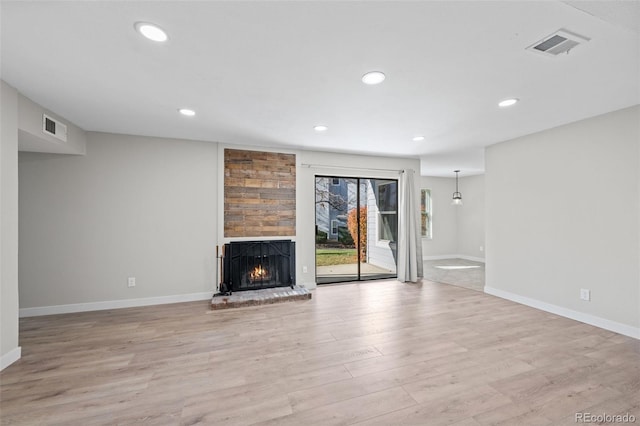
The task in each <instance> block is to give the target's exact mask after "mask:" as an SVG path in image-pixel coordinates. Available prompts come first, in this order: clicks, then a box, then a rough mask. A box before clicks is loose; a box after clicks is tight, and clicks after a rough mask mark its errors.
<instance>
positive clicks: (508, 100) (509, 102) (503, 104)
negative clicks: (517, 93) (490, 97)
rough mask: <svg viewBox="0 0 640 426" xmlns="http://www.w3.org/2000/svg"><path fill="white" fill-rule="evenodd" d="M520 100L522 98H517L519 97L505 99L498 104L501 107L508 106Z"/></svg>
mask: <svg viewBox="0 0 640 426" xmlns="http://www.w3.org/2000/svg"><path fill="white" fill-rule="evenodd" d="M519 100H520V99H517V98H511V99H505V100H504V101H502V102H500V103H499V104H498V106H499V107H500V108H504V107H508V106H511V105H515V104H516V102H518V101H519Z"/></svg>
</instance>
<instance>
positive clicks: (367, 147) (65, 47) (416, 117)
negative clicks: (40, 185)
mask: <svg viewBox="0 0 640 426" xmlns="http://www.w3.org/2000/svg"><path fill="white" fill-rule="evenodd" d="M1 8H2V9H1V12H2V17H1V19H2V22H1V23H2V28H1V35H2V52H1V53H2V54H1V59H2V64H1V72H2V79H4V80H5V81H6V82H8V83H9V84H11V85H12V86H14V87H16V88H17V89H18V90H19V91H20V92H22V93H23V94H24V95H25V96H27V97H29V98H31V99H32V100H34V101H36V102H38V103H40V104H41V105H43V106H45V107H46V108H48V109H51V110H52V111H54V112H56V113H57V114H59V115H61V116H63V117H65V118H67V119H68V120H70V121H72V122H73V123H75V124H77V125H79V126H80V127H82V128H83V129H85V130H90V131H105V132H115V133H129V134H138V135H148V136H162V137H172V138H184V139H196V140H206V141H220V142H224V143H229V144H243V145H258V146H260V145H264V146H271V147H278V146H282V147H291V148H301V149H313V150H323V151H338V152H351V153H368V154H374V155H386V156H389V155H390V156H411V157H420V158H421V159H422V160H423V161H422V164H423V166H422V173H423V174H426V175H434V176H438V175H440V176H452V175H453V173H452V170H454V169H458V168H459V169H461V170H462V173H461V175H463V176H464V175H465V174H473V173H477V172H481V171H482V170H483V168H484V164H483V150H482V148H483V147H485V146H487V145H490V144H493V143H496V142H500V141H504V140H508V139H511V138H514V137H518V136H521V135H525V134H530V133H533V132H537V131H540V130H543V129H547V128H550V127H555V126H558V125H561V124H565V123H569V122H572V121H576V120H580V119H583V118H587V117H591V116H594V115H598V114H602V113H606V112H609V111H613V110H617V109H620V108H624V107H628V106H631V105H635V104H638V103H640V88H639V87H640V68H639V63H640V60H639V58H640V47H639V34H638V22H640V2H638V1H620V2H618V1H604V2H592V1H584V2H579V1H570V2H559V1H540V2H520V1H511V2H507V1H495V2H492V1H442V2H436V1H425V2H420V1H411V2H402V1H389V2H379V1H372V2H354V1H343V2H338V1H331V2H330V1H292V2H291V1H290V2H267V1H254V2H242V1H218V2H187V1H163V2H160V1H158V2H133V1H127V2H124V1H122V2H121V1H112V2H97V1H78V2H55V1H47V2H26V1H19V2H10V1H3V2H2V4H1ZM136 21H149V22H154V23H156V24H158V25H160V26H161V27H163V28H164V29H165V30H166V31H167V32H168V34H169V37H170V39H169V41H168V42H167V43H165V44H157V43H154V42H151V41H149V40H146V39H143V38H142V37H141V36H140V35H139V34H137V33H136V32H135V31H134V29H133V25H134V23H135V22H136ZM560 28H564V29H567V30H570V31H572V32H575V33H578V34H582V35H584V36H587V37H589V38H591V41H590V42H588V43H586V44H584V45H581V46H578V47H577V48H575V49H574V50H572V51H571V52H570V54H568V55H562V56H560V57H556V58H550V57H545V56H542V55H539V54H535V53H532V52H529V51H526V50H525V48H526V47H527V46H529V45H531V44H532V43H534V42H536V41H538V40H540V39H541V38H543V37H545V36H547V35H549V34H551V33H553V32H554V31H556V30H558V29H560ZM371 70H380V71H383V72H384V73H386V75H387V79H386V81H385V82H384V83H382V84H381V85H378V86H365V85H364V84H362V83H361V82H360V77H361V76H362V74H364V73H365V72H367V71H371ZM509 97H517V98H520V100H521V101H520V102H519V103H518V104H517V105H516V106H514V107H511V108H508V109H500V108H498V106H497V103H498V101H500V100H502V99H505V98H509ZM180 107H189V108H192V109H194V110H196V112H197V115H196V116H195V117H193V118H186V117H183V116H180V115H179V114H178V113H177V111H176V110H177V108H180ZM316 124H325V125H327V126H329V130H328V131H327V132H325V133H322V134H318V133H316V132H314V131H313V126H314V125H316ZM415 135H424V136H425V138H426V139H425V140H424V141H422V142H414V141H412V137H413V136H415Z"/></svg>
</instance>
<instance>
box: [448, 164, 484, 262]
mask: <svg viewBox="0 0 640 426" xmlns="http://www.w3.org/2000/svg"><path fill="white" fill-rule="evenodd" d="M459 187H460V192H462V202H463V205H462V206H458V207H457V208H456V214H457V226H458V232H457V244H456V246H457V250H458V251H457V254H459V255H460V256H465V257H470V258H474V259H484V231H485V223H484V220H485V216H484V208H485V206H484V192H485V189H484V175H477V176H468V177H464V178H460V182H459ZM454 207H455V206H454Z"/></svg>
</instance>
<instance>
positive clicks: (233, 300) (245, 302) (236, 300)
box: [211, 286, 311, 310]
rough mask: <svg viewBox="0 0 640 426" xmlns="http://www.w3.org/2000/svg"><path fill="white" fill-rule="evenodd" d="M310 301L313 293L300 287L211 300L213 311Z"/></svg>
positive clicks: (237, 294) (280, 288)
mask: <svg viewBox="0 0 640 426" xmlns="http://www.w3.org/2000/svg"><path fill="white" fill-rule="evenodd" d="M309 299H311V292H310V291H309V290H307V289H306V288H302V287H298V286H294V287H293V288H290V287H276V288H266V289H262V290H247V291H239V292H234V293H233V294H232V295H230V296H215V297H214V298H213V299H212V300H211V309H216V310H217V309H229V308H243V307H246V306H257V305H269V304H272V303H280V302H290V301H294V300H309Z"/></svg>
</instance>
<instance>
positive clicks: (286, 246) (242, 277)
mask: <svg viewBox="0 0 640 426" xmlns="http://www.w3.org/2000/svg"><path fill="white" fill-rule="evenodd" d="M294 254H295V243H294V242H293V241H291V240H277V241H236V242H232V243H230V244H225V251H224V267H223V277H224V279H223V281H224V283H225V285H226V288H227V289H229V290H230V291H241V290H256V289H261V288H271V287H287V286H293V285H294V284H295V261H294Z"/></svg>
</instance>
